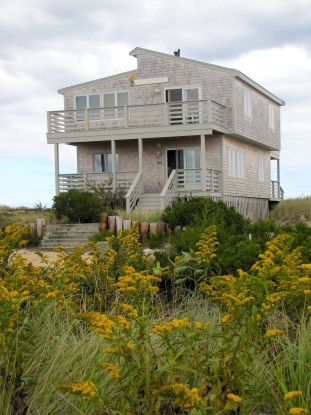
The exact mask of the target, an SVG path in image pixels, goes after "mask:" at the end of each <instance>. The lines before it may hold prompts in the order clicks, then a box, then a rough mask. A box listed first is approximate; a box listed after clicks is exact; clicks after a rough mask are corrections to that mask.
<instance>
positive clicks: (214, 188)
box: [160, 169, 221, 209]
mask: <svg viewBox="0 0 311 415" xmlns="http://www.w3.org/2000/svg"><path fill="white" fill-rule="evenodd" d="M202 174H204V171H202V170H201V169H177V170H173V171H172V173H171V174H170V176H169V178H168V179H167V181H166V183H165V186H164V188H163V190H162V193H161V195H160V198H161V207H162V209H164V208H165V207H166V206H169V205H171V204H172V202H173V201H174V199H176V198H177V196H178V194H179V192H191V191H199V192H200V191H204V189H203V188H202ZM205 178H206V189H205V191H206V192H207V193H209V194H215V193H221V172H220V171H218V170H213V169H206V170H205Z"/></svg>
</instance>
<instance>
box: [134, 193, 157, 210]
mask: <svg viewBox="0 0 311 415" xmlns="http://www.w3.org/2000/svg"><path fill="white" fill-rule="evenodd" d="M136 209H139V210H159V209H161V200H160V193H142V194H141V195H140V196H139V201H138V203H137V206H136Z"/></svg>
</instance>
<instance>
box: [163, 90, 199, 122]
mask: <svg viewBox="0 0 311 415" xmlns="http://www.w3.org/2000/svg"><path fill="white" fill-rule="evenodd" d="M199 99H200V89H199V87H184V88H172V89H167V90H166V91H165V101H166V102H168V103H171V105H170V108H169V122H170V124H196V123H199V122H200V107H199V102H198V101H199ZM181 101H187V103H181Z"/></svg>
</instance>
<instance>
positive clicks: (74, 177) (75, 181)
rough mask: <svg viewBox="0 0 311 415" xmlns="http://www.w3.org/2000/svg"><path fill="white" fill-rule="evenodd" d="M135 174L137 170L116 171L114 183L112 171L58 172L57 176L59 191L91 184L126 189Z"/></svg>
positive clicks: (80, 188) (86, 186) (85, 187)
mask: <svg viewBox="0 0 311 415" xmlns="http://www.w3.org/2000/svg"><path fill="white" fill-rule="evenodd" d="M136 174H137V172H125V171H124V172H116V178H115V183H114V181H113V174H112V173H81V174H60V175H59V176H58V181H59V191H60V192H66V191H68V190H70V189H77V190H87V189H90V187H92V186H104V187H105V188H106V189H110V190H113V189H114V188H115V189H116V188H120V189H123V190H124V191H128V189H129V188H130V186H131V184H132V183H133V180H134V178H135V175H136Z"/></svg>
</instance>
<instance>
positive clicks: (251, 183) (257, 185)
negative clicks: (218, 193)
mask: <svg viewBox="0 0 311 415" xmlns="http://www.w3.org/2000/svg"><path fill="white" fill-rule="evenodd" d="M228 148H233V149H236V150H238V151H241V152H243V154H244V177H243V178H238V177H230V176H229V167H228ZM259 157H263V158H264V182H261V181H259V165H258V163H259V162H258V158H259ZM223 158H224V160H223V165H224V166H223V168H224V171H223V175H224V195H227V196H245V197H255V198H270V191H271V182H270V152H269V151H268V150H264V149H262V148H260V147H255V146H253V145H249V144H246V143H242V142H240V141H238V140H236V139H233V138H230V137H228V136H226V137H225V138H224V148H223Z"/></svg>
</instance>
